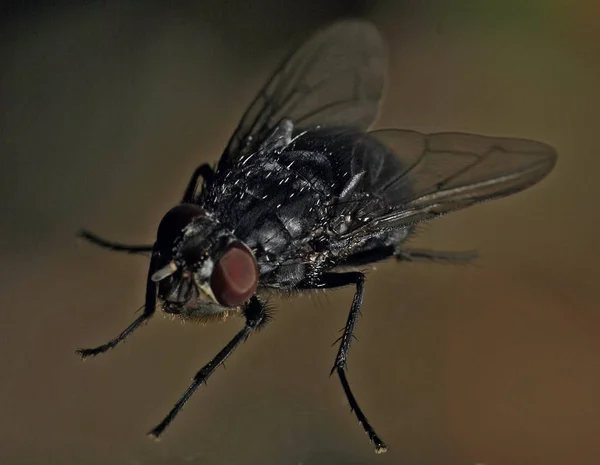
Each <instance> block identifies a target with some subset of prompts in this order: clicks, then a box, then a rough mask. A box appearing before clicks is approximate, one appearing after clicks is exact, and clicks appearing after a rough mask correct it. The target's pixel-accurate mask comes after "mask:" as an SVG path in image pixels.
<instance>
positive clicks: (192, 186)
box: [181, 163, 215, 203]
mask: <svg viewBox="0 0 600 465" xmlns="http://www.w3.org/2000/svg"><path fill="white" fill-rule="evenodd" d="M200 178H202V179H204V184H206V185H210V184H211V183H212V181H213V179H214V178H215V172H214V171H213V169H212V168H211V166H210V165H209V164H208V163H204V164H203V165H200V166H199V167H198V168H196V170H195V171H194V174H192V177H191V178H190V182H189V183H188V186H187V188H186V189H185V193H184V194H183V199H182V200H181V203H191V202H192V200H194V196H195V195H196V190H197V189H198V181H199V180H200Z"/></svg>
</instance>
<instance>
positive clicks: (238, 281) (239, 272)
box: [210, 244, 258, 307]
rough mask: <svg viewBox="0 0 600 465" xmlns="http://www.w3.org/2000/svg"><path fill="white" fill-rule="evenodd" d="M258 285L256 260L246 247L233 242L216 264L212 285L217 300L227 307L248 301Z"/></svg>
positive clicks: (211, 280)
mask: <svg viewBox="0 0 600 465" xmlns="http://www.w3.org/2000/svg"><path fill="white" fill-rule="evenodd" d="M257 285H258V268H257V266H256V260H255V259H254V257H253V256H252V254H251V253H250V251H249V250H248V249H246V248H245V247H243V246H241V245H238V244H233V245H231V246H229V248H228V249H227V251H226V252H225V254H224V255H223V256H222V257H221V259H220V260H219V261H218V262H217V264H216V265H215V268H214V270H213V273H212V276H211V278H210V287H211V289H212V291H213V294H214V295H215V298H216V299H217V301H218V302H219V303H220V304H221V305H224V306H226V307H235V306H237V305H240V304H243V303H244V302H246V301H247V300H248V299H249V298H250V297H252V295H253V294H254V292H255V291H256V286H257Z"/></svg>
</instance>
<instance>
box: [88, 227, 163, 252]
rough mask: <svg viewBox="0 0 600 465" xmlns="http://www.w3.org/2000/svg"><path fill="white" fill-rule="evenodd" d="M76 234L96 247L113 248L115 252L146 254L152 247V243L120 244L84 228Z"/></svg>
mask: <svg viewBox="0 0 600 465" xmlns="http://www.w3.org/2000/svg"><path fill="white" fill-rule="evenodd" d="M77 235H78V236H79V237H81V238H83V239H85V240H86V241H89V242H91V243H92V244H94V245H97V246H98V247H102V248H105V249H109V250H114V251H115V252H126V253H131V254H148V253H150V252H152V249H153V248H154V246H152V245H130V244H121V243H120V242H113V241H108V240H106V239H102V238H101V237H99V236H96V235H95V234H94V233H91V232H89V231H86V230H85V229H84V230H82V231H80V232H79V233H78V234H77Z"/></svg>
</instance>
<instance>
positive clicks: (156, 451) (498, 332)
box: [0, 0, 600, 465]
mask: <svg viewBox="0 0 600 465" xmlns="http://www.w3.org/2000/svg"><path fill="white" fill-rule="evenodd" d="M42 5H45V4H42V3H39V4H38V3H31V2H8V3H6V2H5V3H4V6H3V7H2V9H1V12H2V26H1V37H2V40H1V43H0V68H1V70H0V91H1V101H0V131H1V132H0V208H1V211H0V227H1V229H0V232H1V234H0V253H1V259H2V268H1V271H0V274H1V276H0V296H1V301H2V305H1V309H0V373H1V375H0V438H1V439H0V463H2V464H7V465H12V464H45V465H49V464H70V463H77V464H94V465H95V464H124V465H144V464H149V465H150V464H176V465H177V464H290V465H299V464H303V465H313V464H314V465H320V464H326V465H337V464H348V465H355V464H371V463H381V464H406V465H409V464H420V465H427V464H432V465H433V464H445V465H459V464H460V465H475V464H487V465H501V464H511V465H521V464H522V465H535V464H544V465H554V464H556V465H559V464H581V465H583V464H590V465H591V464H597V463H598V461H599V460H600V441H598V433H599V432H600V400H599V398H598V392H600V339H599V338H598V336H597V335H598V328H599V325H600V314H599V312H598V310H599V305H598V302H599V298H598V294H597V288H598V284H597V280H598V276H599V274H598V271H599V269H598V268H599V265H598V263H599V261H598V259H599V258H600V247H599V246H598V244H597V238H598V237H599V233H600V222H599V214H598V205H597V202H598V198H599V195H600V181H599V176H600V175H599V170H600V143H599V137H598V130H599V125H598V122H599V117H598V108H599V107H600V86H599V83H600V60H599V58H600V7H599V6H598V4H597V3H595V2H593V0H590V1H589V2H586V1H571V2H566V1H565V2H559V1H552V0H548V1H541V0H539V1H527V0H526V1H519V2H516V1H501V0H498V1H483V2H482V1H474V0H473V1H467V0H459V1H453V2H449V1H444V0H438V1H434V0H429V1H420V2H415V1H410V2H408V1H407V2H405V1H400V0H397V1H392V0H388V1H385V0H379V1H366V0H365V1H358V0H354V1H342V0H318V1H316V0H303V1H300V2H291V1H290V2H285V1H281V0H280V1H277V0H255V1H253V2H243V1H233V0H230V1H223V0H222V1H216V0H207V1H198V2H190V1H188V2H133V1H131V2H125V1H123V2H97V3H95V2H54V6H53V7H48V6H42ZM344 17H362V18H367V19H370V20H372V21H373V22H374V23H375V24H376V25H377V26H378V27H379V28H380V29H381V31H382V33H383V35H384V36H385V38H386V40H387V41H388V43H389V50H390V79H389V84H388V89H387V97H386V100H385V103H384V105H383V111H382V114H381V118H380V121H379V123H378V124H377V127H400V128H409V129H415V130H418V131H424V132H434V131H466V132H475V133H482V134H488V135H495V136H513V137H525V138H532V139H539V140H542V141H544V142H547V143H549V144H551V145H553V146H555V147H556V149H557V151H558V153H559V160H558V164H557V166H556V168H555V170H554V171H553V172H552V173H551V174H550V176H549V177H548V178H547V179H546V180H544V181H543V182H542V183H541V184H539V185H538V186H536V187H535V188H532V189H530V190H528V191H525V192H523V193H521V194H519V195H516V196H514V197H510V198H507V199H505V200H500V201H497V202H493V203H490V204H485V205H482V206H478V207H475V208H472V209H470V210H468V211H464V212H459V213H455V214H453V215H450V216H448V217H445V218H443V219H440V220H438V221H435V222H433V223H431V224H430V225H428V227H426V228H423V230H422V231H421V234H420V235H419V237H418V238H417V239H416V240H415V242H414V244H415V245H417V246H420V247H431V248H439V249H458V250H465V249H467V250H468V249H477V250H478V251H479V253H480V254H481V260H480V261H479V262H478V264H477V265H474V266H466V267H465V266H442V265H425V264H402V265H398V264H395V263H385V264H382V265H379V266H378V267H377V271H376V272H373V273H371V274H370V275H369V276H368V281H367V289H366V296H365V302H364V307H363V317H362V318H361V320H360V322H359V326H358V331H357V336H358V338H359V342H358V343H355V344H354V345H353V347H352V351H351V353H350V359H349V378H350V382H351V384H352V385H353V387H354V390H355V393H356V395H357V397H358V399H359V401H360V402H361V405H362V407H363V408H364V410H365V412H366V414H367V416H368V417H369V419H370V420H371V421H372V422H373V424H374V425H375V427H376V428H377V431H378V432H379V433H380V434H381V436H382V437H383V438H384V439H385V440H386V441H387V442H388V443H389V446H390V450H389V452H388V453H387V454H386V455H384V456H375V454H374V453H373V448H372V446H371V445H370V444H368V442H367V440H366V437H365V436H364V434H363V432H362V429H361V427H360V426H359V425H358V424H357V423H356V421H355V419H354V417H353V416H352V415H351V414H350V413H349V412H348V406H347V402H346V399H345V397H344V394H343V391H342V389H341V387H340V385H339V383H338V380H337V379H336V378H335V377H332V378H329V377H328V373H329V369H330V368H331V365H332V363H333V359H334V357H335V353H336V348H335V347H331V343H332V342H333V341H334V340H335V339H336V338H337V336H338V333H337V331H338V330H339V328H340V327H342V326H343V324H344V322H345V319H346V316H347V312H348V309H349V306H350V302H351V299H352V291H351V290H350V289H348V290H343V291H338V292H332V293H329V294H327V295H318V296H312V297H301V298H295V299H291V300H283V299H282V300H275V301H274V303H275V305H276V308H277V313H276V314H275V321H274V322H273V323H272V324H271V325H270V326H269V327H268V329H267V330H265V331H263V332H261V333H260V334H258V335H257V336H255V337H252V338H251V339H250V340H248V342H247V343H246V344H245V345H244V346H243V347H242V348H241V350H239V351H238V352H237V353H235V355H234V356H233V357H232V358H231V359H230V361H229V362H228V364H227V370H224V369H219V370H218V372H217V373H216V374H215V376H213V377H212V378H211V379H210V381H209V383H208V386H205V387H202V388H201V389H200V390H199V391H198V392H197V393H196V394H195V395H194V397H193V398H192V400H191V401H190V402H189V404H188V405H187V407H186V409H185V410H184V412H183V413H182V414H181V415H180V416H179V417H178V418H177V421H175V422H174V423H173V425H172V426H171V427H170V429H169V430H168V431H167V432H166V434H165V436H164V437H163V440H162V441H161V442H160V443H154V442H152V441H150V440H148V439H147V437H146V436H145V433H146V432H147V431H148V430H149V429H150V428H151V427H152V426H154V425H155V424H156V423H157V422H158V421H159V420H160V419H161V418H162V417H163V415H164V414H165V413H166V412H167V411H168V409H170V408H171V406H172V405H173V403H174V402H175V400H176V399H177V398H178V397H179V395H180V394H181V393H182V392H183V390H184V389H185V388H186V387H187V385H188V382H189V379H190V377H191V376H193V374H194V373H195V372H196V371H197V369H199V368H200V367H201V366H202V365H204V363H206V362H207V361H208V360H209V359H210V358H211V357H212V356H213V355H214V354H215V353H216V352H217V351H218V350H220V349H221V348H222V346H223V345H224V344H225V343H226V341H228V340H229V339H230V337H231V336H232V335H233V334H234V333H235V332H236V331H237V330H238V329H239V328H240V327H241V325H242V320H239V319H234V320H230V321H228V322H227V323H224V324H216V325H212V326H205V327H198V326H196V325H193V324H186V325H183V324H180V323H178V322H172V321H170V320H169V319H168V318H162V316H159V317H156V318H154V319H153V320H152V321H151V322H150V324H149V325H147V326H146V327H145V328H144V329H142V330H140V331H139V332H137V333H136V334H135V336H134V337H133V338H131V339H130V340H128V342H127V343H126V344H124V345H122V346H120V347H119V348H118V349H117V350H114V351H111V352H110V353H109V354H107V355H104V356H101V357H98V358H95V359H92V360H89V361H86V363H81V361H80V360H79V358H78V357H77V356H76V355H75V354H74V349H75V348H77V347H88V346H95V345H98V344H100V343H104V342H105V341H106V340H108V339H109V338H111V337H113V336H115V335H116V334H118V333H119V332H120V331H121V330H122V329H123V328H124V327H125V326H126V325H127V324H129V323H130V322H131V321H132V320H133V318H134V316H135V311H136V310H137V309H138V308H139V307H140V305H142V303H143V296H144V285H145V274H146V270H147V265H148V261H147V259H146V258H144V257H132V256H125V255H119V254H114V253H109V252H106V251H103V250H101V249H98V248H95V247H93V246H90V245H88V244H86V243H83V242H82V241H80V240H78V239H76V238H75V236H74V234H75V232H76V231H77V230H78V229H79V228H80V227H86V228H89V229H91V230H92V231H95V232H97V233H98V234H101V235H103V236H106V237H109V238H114V239H115V240H121V241H124V242H132V243H151V242H152V241H153V239H154V236H155V231H156V227H157V224H158V222H159V221H160V219H161V217H162V215H163V214H164V213H165V212H166V211H167V209H169V208H170V207H171V206H172V205H174V204H175V203H176V202H177V201H178V199H179V198H180V196H181V193H182V192H183V189H184V187H185V186H186V183H187V181H188V178H189V176H190V175H191V173H192V171H193V169H194V168H195V167H196V166H197V165H198V164H200V163H201V162H206V161H210V162H214V161H216V160H217V159H218V157H219V155H220V153H221V150H222V149H223V147H224V145H225V143H226V141H227V139H228V137H229V135H230V134H231V133H232V131H233V129H234V127H235V124H236V123H237V120H238V119H239V118H240V116H241V114H242V112H243V111H244V110H245V108H246V106H247V105H248V104H249V102H250V101H251V99H252V98H253V97H254V95H255V93H256V92H257V91H258V89H259V87H260V86H261V85H262V84H263V82H264V81H265V79H266V78H267V77H268V76H269V74H270V73H271V71H272V70H273V69H274V67H275V66H276V65H277V64H278V63H279V61H280V60H281V59H282V57H283V56H284V55H286V53H287V52H288V51H289V50H290V49H291V48H293V47H295V46H297V45H299V44H300V43H301V42H302V41H303V40H304V39H306V38H307V37H308V35H309V34H310V33H312V32H313V31H314V30H315V29H317V28H318V27H321V26H323V25H325V24H327V23H329V22H331V21H333V20H336V19H339V18H344Z"/></svg>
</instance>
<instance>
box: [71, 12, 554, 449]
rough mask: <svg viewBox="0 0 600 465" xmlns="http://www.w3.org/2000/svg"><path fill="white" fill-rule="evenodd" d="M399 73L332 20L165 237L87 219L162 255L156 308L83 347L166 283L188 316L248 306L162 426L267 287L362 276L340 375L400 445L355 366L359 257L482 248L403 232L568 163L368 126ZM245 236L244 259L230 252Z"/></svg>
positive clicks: (480, 140) (256, 313)
mask: <svg viewBox="0 0 600 465" xmlns="http://www.w3.org/2000/svg"><path fill="white" fill-rule="evenodd" d="M385 73H386V58H385V47H384V46H383V43H382V40H381V37H380V36H379V33H378V32H377V30H376V29H375V28H374V27H373V26H371V25H369V24H367V23H363V22H357V21H348V22H343V23H339V24H336V25H333V26H332V27H330V28H328V29H325V30H323V31H321V32H320V33H318V34H316V35H315V36H313V37H312V38H311V39H310V40H309V41H308V42H306V43H305V44H304V45H303V46H302V47H301V48H300V49H298V51H296V52H295V53H294V54H293V55H292V56H291V57H290V58H289V59H288V60H286V61H284V63H283V65H282V66H281V67H280V68H279V69H278V70H277V71H276V73H275V74H274V75H273V77H272V78H271V80H270V81H269V82H268V83H267V85H266V86H265V87H264V88H263V89H262V91H261V92H260V93H259V95H258V97H257V98H256V99H255V100H254V102H253V103H252V104H251V105H250V108H249V109H248V110H247V111H246V113H245V114H244V116H243V118H242V120H241V122H240V123H239V125H238V127H237V129H236V130H235V132H234V134H233V136H232V138H231V139H230V141H229V143H228V145H227V147H226V149H225V151H224V153H223V155H222V157H221V159H220V160H219V162H218V164H217V166H216V169H214V170H213V169H212V168H211V167H210V166H209V165H202V166H200V167H199V168H198V169H197V170H196V172H195V173H194V174H193V176H192V178H191V180H190V183H189V185H188V187H187V189H186V191H185V193H184V196H183V198H182V201H181V204H180V205H178V206H176V207H174V208H173V209H172V210H171V211H170V212H169V213H167V214H166V215H165V217H164V218H163V220H162V222H161V224H160V226H159V228H158V234H157V241H156V243H155V244H154V245H147V246H133V245H132V246H130V245H123V244H118V243H114V242H110V241H106V240H104V239H101V238H99V237H97V236H96V235H94V234H92V233H89V232H83V233H82V236H83V237H85V238H86V239H88V240H90V241H91V242H93V243H95V244H97V245H100V246H102V247H106V248H109V249H113V250H117V251H124V252H129V253H151V261H150V268H149V272H148V280H147V289H146V304H145V308H144V312H143V314H142V315H140V316H139V317H138V318H137V319H136V320H135V321H134V322H133V323H132V324H131V325H130V326H129V327H128V328H127V329H126V330H125V331H123V332H122V333H121V334H120V335H119V336H117V337H116V338H115V339H113V340H111V341H109V342H108V343H107V344H104V345H102V346H99V347H96V348H93V349H80V350H79V351H78V352H79V353H80V354H81V355H82V356H83V357H87V356H92V355H97V354H99V353H102V352H105V351H106V350H108V349H110V348H112V347H114V346H116V345H117V344H118V343H119V342H120V341H122V340H123V339H125V338H126V337H127V336H129V335H130V334H131V333H132V332H133V331H135V330H136V329H137V328H138V327H139V326H140V325H141V324H142V323H144V322H145V321H147V320H148V319H149V318H150V317H151V316H152V315H153V314H154V312H155V309H156V301H157V297H158V298H159V300H160V301H161V303H162V306H163V309H164V310H165V311H166V312H168V313H172V314H177V315H180V316H181V317H183V318H194V319H200V320H208V319H210V318H219V317H222V316H224V315H229V314H231V313H239V314H241V315H243V316H244V317H245V319H246V324H245V326H244V328H242V329H241V330H240V331H239V332H238V334H237V335H236V336H235V337H234V338H233V339H232V340H231V342H230V343H229V344H228V345H227V346H226V347H225V348H223V349H222V350H221V352H219V353H218V354H217V355H216V356H215V357H214V358H213V359H212V360H211V361H210V362H209V363H208V364H207V365H206V366H204V367H203V368H202V369H201V370H200V371H199V372H198V373H197V374H196V376H195V377H194V380H193V382H192V384H191V385H190V387H189V388H188V390H187V391H186V392H185V393H184V395H183V396H182V397H181V398H180V399H179V401H178V402H177V403H176V405H175V406H174V407H173V409H172V410H171V411H170V412H169V414H168V415H167V416H166V417H165V419H164V420H163V421H162V422H161V423H160V424H159V425H158V426H157V427H155V428H154V429H153V430H152V431H151V432H150V434H151V435H153V436H154V437H158V436H160V435H161V434H162V432H163V431H164V429H165V428H166V427H167V426H168V425H169V423H170V422H171V421H172V420H173V418H175V416H176V415H177V413H178V412H179V411H180V409H181V408H182V407H183V405H184V404H185V403H186V402H187V400H188V399H189V397H190V396H191V394H192V393H193V392H194V391H195V390H196V389H197V387H198V386H199V385H200V384H201V383H202V382H205V381H206V379H207V378H208V377H209V376H210V375H211V374H212V373H213V371H214V370H215V368H217V367H218V366H219V365H220V364H222V363H223V362H224V360H225V359H226V358H227V357H228V356H229V355H230V354H231V353H232V352H233V350H234V349H235V348H236V347H237V346H238V345H239V344H240V343H241V342H242V341H243V340H245V338H247V337H248V336H249V335H250V334H251V333H252V332H254V331H255V330H256V329H258V328H260V327H263V326H264V325H265V324H266V323H267V322H268V320H269V318H268V317H269V314H268V311H267V308H266V306H265V304H264V302H263V301H262V300H261V298H260V295H261V293H262V292H263V291H267V290H276V291H284V293H285V294H290V293H294V292H301V291H303V290H311V289H330V288H336V287H341V286H347V285H352V286H355V288H356V293H355V296H354V299H353V302H352V305H351V308H350V312H349V315H348V318H347V321H346V326H345V329H344V332H343V334H342V337H341V338H340V340H339V343H340V345H339V350H338V354H337V357H336V360H335V363H334V366H333V369H332V373H333V372H334V371H335V372H336V373H337V374H338V377H339V379H340V381H341V383H342V387H343V389H344V392H345V394H346V396H347V398H348V401H349V403H350V406H351V408H352V410H353V411H354V412H355V414H356V417H357V418H358V420H359V422H360V423H361V424H362V425H363V427H364V429H365V432H366V433H367V435H368V437H369V439H370V440H371V441H372V442H373V443H374V445H375V450H376V452H385V451H386V450H387V446H386V445H385V443H384V442H383V441H382V440H381V438H380V437H379V436H378V435H377V434H376V433H375V430H374V429H373V427H372V426H371V425H370V423H369V422H368V421H367V418H366V417H365V415H364V413H363V412H362V410H361V409H360V407H359V405H358V402H357V400H356V398H355V397H354V395H353V394H352V391H351V389H350V385H349V384H348V381H347V378H346V372H345V366H346V358H347V355H348V351H349V348H350V343H351V341H352V339H353V333H354V329H355V326H356V322H357V318H358V315H359V312H360V308H361V304H362V297H363V292H364V282H365V276H364V274H363V273H362V272H361V271H359V270H360V268H361V267H363V266H364V265H366V264H370V263H374V262H376V261H379V260H384V259H386V258H389V257H396V259H398V260H406V261H412V260H430V261H447V262H457V261H461V262H464V261H469V260H471V259H473V258H474V255H473V254H471V253H452V252H439V251H428V250H410V249H407V248H405V247H404V242H405V240H406V239H407V238H408V237H409V236H410V234H411V233H412V232H413V231H414V228H415V225H417V224H418V223H420V222H423V221H427V220H430V219H433V218H436V217H439V216H441V215H444V214H446V213H448V212H451V211H454V210H458V209H462V208H466V207H468V206H470V205H473V204H476V203H479V202H483V201H487V200H491V199H494V198H499V197H503V196H506V195H510V194H512V193H515V192H518V191H520V190H523V189H525V188H527V187H529V186H531V185H533V184H535V183H537V182H538V181H540V180H541V179H542V178H543V177H544V176H545V175H546V174H548V173H549V172H550V171H551V169H552V168H553V166H554V163H555V160H556V154H555V152H554V150H553V149H552V148H551V147H549V146H548V145H545V144H543V143H540V142H535V141H529V140H523V139H508V138H493V137H485V136H479V135H472V134H462V133H440V134H421V133H418V132H415V131H408V130H397V129H392V130H380V131H375V132H367V129H368V128H369V126H370V125H371V124H372V123H373V121H374V120H375V119H376V116H377V113H378V109H379V103H380V100H381V97H382V93H383V86H384V78H385ZM232 247H233V248H235V250H236V252H237V253H236V254H235V257H236V259H235V260H234V261H233V262H225V260H224V259H223V257H227V254H228V252H229V251H231V250H232ZM231 256H234V255H231ZM222 260H223V261H222ZM224 263H225V264H224ZM226 263H229V264H228V265H226ZM231 263H233V265H231ZM249 264H250V265H249ZM253 266H255V269H254V268H253ZM238 268H239V269H242V270H249V271H247V275H248V279H246V280H244V279H242V278H243V273H238V275H240V274H241V275H242V278H239V276H238V277H237V278H231V279H230V278H229V277H228V276H230V275H231V274H233V275H235V273H229V272H231V271H232V270H233V271H235V270H238ZM238 271H239V270H238ZM253 279H255V282H254V281H253ZM238 282H243V283H246V282H247V283H249V284H248V286H247V287H246V288H244V289H246V290H247V289H251V291H250V292H251V293H252V294H251V295H250V294H249V295H248V298H246V297H247V296H246V294H244V292H246V291H245V290H244V289H242V290H240V291H239V292H238V291H237V290H236V289H235V285H236V284H237V283H238ZM227 291H231V292H229V294H228V293H227ZM234 291H235V292H234ZM255 291H256V292H255ZM232 295H233V297H231V296H232ZM225 297H227V298H225ZM236 298H238V300H236ZM224 302H232V303H231V304H224Z"/></svg>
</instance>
